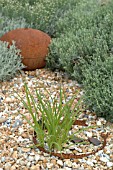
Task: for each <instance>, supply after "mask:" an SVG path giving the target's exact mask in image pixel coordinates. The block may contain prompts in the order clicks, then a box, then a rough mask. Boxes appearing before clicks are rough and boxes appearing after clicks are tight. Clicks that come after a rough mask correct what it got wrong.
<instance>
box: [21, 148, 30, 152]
mask: <svg viewBox="0 0 113 170" xmlns="http://www.w3.org/2000/svg"><path fill="white" fill-rule="evenodd" d="M30 150H31V149H30V148H22V152H30Z"/></svg>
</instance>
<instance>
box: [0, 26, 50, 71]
mask: <svg viewBox="0 0 113 170" xmlns="http://www.w3.org/2000/svg"><path fill="white" fill-rule="evenodd" d="M0 40H1V41H6V42H9V45H11V44H12V41H15V42H16V44H15V45H16V47H17V48H18V49H20V50H21V55H22V57H23V59H22V63H23V64H24V65H25V66H27V67H26V69H25V70H35V69H37V68H43V67H45V65H46V61H45V58H46V56H47V54H48V46H49V44H50V42H51V38H50V37H49V36H48V35H47V34H46V33H44V32H42V31H39V30H36V29H31V28H20V29H16V30H12V31H10V32H8V33H6V34H4V35H3V36H2V37H1V38H0Z"/></svg>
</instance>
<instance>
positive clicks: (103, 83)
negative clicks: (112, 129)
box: [83, 54, 113, 122]
mask: <svg viewBox="0 0 113 170" xmlns="http://www.w3.org/2000/svg"><path fill="white" fill-rule="evenodd" d="M83 75H84V81H83V86H84V101H85V105H86V107H87V108H88V109H90V110H91V111H93V112H95V113H96V114H97V116H101V117H104V118H105V119H106V120H109V121H111V122H113V54H111V56H110V57H108V56H106V60H105V61H102V59H101V58H98V59H95V60H94V61H93V62H92V63H91V64H90V65H87V66H86V68H85V69H84V70H83Z"/></svg>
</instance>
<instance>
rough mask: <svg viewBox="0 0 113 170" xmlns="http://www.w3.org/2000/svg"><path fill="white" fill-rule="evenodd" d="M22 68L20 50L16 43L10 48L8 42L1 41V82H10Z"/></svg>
mask: <svg viewBox="0 0 113 170" xmlns="http://www.w3.org/2000/svg"><path fill="white" fill-rule="evenodd" d="M22 68H24V65H23V64H22V63H21V56H20V50H18V49H17V48H16V47H15V43H14V42H13V44H12V45H11V46H10V47H9V48H8V43H7V42H2V41H0V81H7V80H10V79H11V78H13V77H14V76H15V75H16V73H18V71H20V70H21V69H22Z"/></svg>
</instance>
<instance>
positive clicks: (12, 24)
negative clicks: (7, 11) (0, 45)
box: [0, 14, 32, 37]
mask: <svg viewBox="0 0 113 170" xmlns="http://www.w3.org/2000/svg"><path fill="white" fill-rule="evenodd" d="M0 16H1V23H0V37H1V36H2V35H4V34H5V33H6V32H8V31H11V30H14V29H17V28H28V27H32V25H29V24H28V23H26V21H25V19H24V18H17V19H10V18H8V17H5V16H3V15H2V14H1V15H0Z"/></svg>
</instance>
